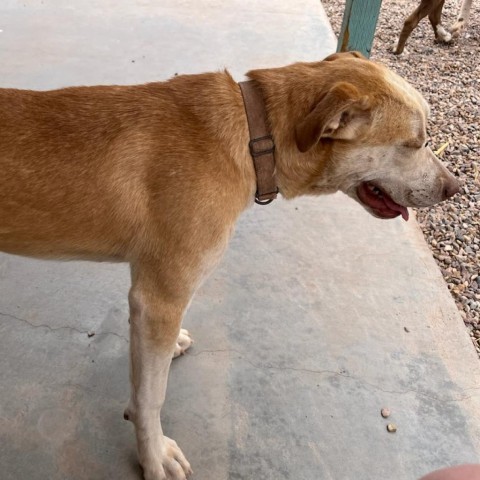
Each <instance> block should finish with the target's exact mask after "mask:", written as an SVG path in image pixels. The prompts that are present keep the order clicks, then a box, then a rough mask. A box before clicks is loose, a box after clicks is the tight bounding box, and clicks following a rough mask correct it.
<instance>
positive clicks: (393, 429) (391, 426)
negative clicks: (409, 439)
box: [387, 423, 397, 433]
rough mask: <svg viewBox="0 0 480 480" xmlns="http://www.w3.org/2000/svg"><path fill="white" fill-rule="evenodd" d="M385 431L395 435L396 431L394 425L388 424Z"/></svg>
mask: <svg viewBox="0 0 480 480" xmlns="http://www.w3.org/2000/svg"><path fill="white" fill-rule="evenodd" d="M387 431H388V432H390V433H395V432H396V431H397V426H396V425H395V424H394V423H389V424H388V425H387Z"/></svg>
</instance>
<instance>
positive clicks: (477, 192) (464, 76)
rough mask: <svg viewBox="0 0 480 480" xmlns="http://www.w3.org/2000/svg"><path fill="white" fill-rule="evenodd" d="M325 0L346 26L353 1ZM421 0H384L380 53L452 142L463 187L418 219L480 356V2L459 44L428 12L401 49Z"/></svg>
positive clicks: (432, 127)
mask: <svg viewBox="0 0 480 480" xmlns="http://www.w3.org/2000/svg"><path fill="white" fill-rule="evenodd" d="M322 3H323V5H324V7H325V10H326V12H327V14H328V16H329V18H330V21H331V23H332V26H333V29H334V31H335V33H336V34H338V33H339V31H340V26H341V22H342V15H343V10H344V7H345V2H344V1H342V2H339V1H338V0H323V1H322ZM459 3H460V2H458V1H456V0H446V2H445V7H444V9H443V16H442V23H443V24H444V25H446V26H447V27H448V26H451V25H452V24H453V23H454V22H455V20H456V16H457V14H458V8H459ZM418 4H419V0H383V2H382V9H381V13H380V18H379V21H378V25H377V31H376V36H375V42H374V45H373V51H372V60H378V61H380V62H382V63H384V64H386V65H388V66H389V67H390V68H391V69H393V70H394V71H396V72H397V73H398V74H400V75H401V76H403V77H405V78H406V79H407V80H408V81H410V83H412V84H413V85H414V86H415V87H416V88H418V89H419V90H420V91H421V92H422V93H423V95H424V96H425V98H426V99H427V101H428V102H429V104H430V107H431V115H430V121H429V132H428V133H429V136H430V143H431V145H432V148H433V149H434V150H436V149H438V148H440V147H441V146H442V145H444V144H445V143H446V142H449V143H448V146H447V147H446V148H445V150H444V151H443V153H442V156H441V158H442V160H443V161H444V162H445V164H446V165H447V167H448V168H449V169H450V171H451V172H453V173H454V174H455V175H456V176H457V177H458V178H459V179H460V182H461V183H462V188H461V192H460V193H459V194H458V195H456V196H455V197H454V198H453V199H451V200H449V201H446V202H443V203H441V204H439V205H436V206H434V207H432V208H426V209H420V210H418V211H417V219H418V222H419V224H420V226H421V228H422V230H423V233H424V235H425V239H426V241H427V243H428V244H429V246H430V248H431V250H432V253H433V256H434V258H435V260H436V261H437V263H438V265H439V266H440V270H441V272H442V274H443V276H444V278H445V281H446V282H447V285H448V288H449V290H450V292H451V294H452V296H453V298H454V299H455V302H456V304H457V306H458V308H459V310H460V313H461V315H462V318H463V320H464V322H465V324H466V326H467V328H468V329H469V331H470V332H472V335H471V338H472V341H473V342H474V346H475V348H476V350H477V352H478V353H479V356H480V345H479V342H478V341H476V340H478V339H479V338H480V336H479V335H480V2H473V4H472V9H471V15H470V20H469V23H468V25H467V27H466V29H465V30H464V31H463V32H462V34H461V36H460V38H458V39H456V40H455V41H454V42H453V43H452V44H451V45H441V44H435V43H434V35H433V31H432V28H431V26H430V23H429V21H428V18H425V19H424V20H423V21H422V22H421V23H420V24H419V26H418V27H417V28H416V29H415V30H414V31H413V33H412V35H411V36H410V38H409V39H408V42H407V47H406V50H407V52H408V53H407V54H404V55H403V56H399V57H397V56H395V55H393V54H392V53H391V51H390V49H391V46H392V45H393V44H394V43H395V42H396V41H397V39H398V34H399V33H400V30H401V28H402V26H403V22H404V20H405V17H406V16H407V15H408V14H409V13H410V12H412V11H413V10H414V9H415V8H416V7H417V6H418Z"/></svg>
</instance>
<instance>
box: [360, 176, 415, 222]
mask: <svg viewBox="0 0 480 480" xmlns="http://www.w3.org/2000/svg"><path fill="white" fill-rule="evenodd" d="M357 196H358V199H359V200H360V201H361V202H362V203H363V204H364V205H366V206H367V207H369V208H370V209H371V210H373V212H374V213H375V215H376V216H377V217H380V218H395V217H398V216H399V215H401V216H402V217H403V219H404V220H405V221H407V220H408V210H407V208H406V207H404V206H403V205H399V204H398V203H396V202H394V201H393V200H392V198H391V197H390V196H389V195H388V194H387V193H386V192H384V191H383V190H382V189H381V188H379V187H377V186H376V185H374V184H373V183H370V182H363V183H361V184H360V185H359V186H358V188H357Z"/></svg>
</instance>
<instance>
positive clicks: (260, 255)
mask: <svg viewBox="0 0 480 480" xmlns="http://www.w3.org/2000/svg"><path fill="white" fill-rule="evenodd" d="M289 3H290V4H288V5H287V2H283V1H281V0H272V1H271V2H269V3H268V7H265V2H257V1H253V0H247V1H242V2H240V1H238V0H231V1H229V2H221V1H219V0H200V1H196V2H194V1H192V0H182V1H180V2H178V1H173V0H168V1H166V0H165V1H162V2H148V1H145V0H136V1H127V0H118V1H113V0H86V1H83V2H78V1H77V2H61V1H60V0H44V1H43V2H39V1H33V0H32V1H24V2H17V1H13V0H3V2H2V4H1V6H0V30H1V32H0V61H1V65H2V75H1V77H0V86H2V87H17V88H36V89H47V88H56V87H61V86H66V85H79V84H97V83H105V84H106V83H117V84H128V83H138V82H146V81H154V80H163V79H166V78H168V77H170V76H172V75H174V74H175V73H196V72H203V71H208V70H216V69H223V68H225V67H226V68H228V69H229V70H230V71H231V72H232V73H233V74H234V76H235V77H236V78H237V79H238V80H241V79H242V74H243V73H244V72H246V71H247V70H248V69H250V68H256V67H266V66H280V65H283V64H287V63H290V62H293V61H299V60H318V59H321V58H323V57H324V56H326V55H328V54H329V53H331V52H333V51H334V50H335V46H336V40H335V38H334V35H333V33H332V31H331V29H330V26H329V23H328V20H327V18H326V17H325V14H324V12H323V9H322V6H321V4H320V3H319V2H318V1H316V0H300V1H297V2H289ZM67 4H68V5H67ZM0 226H1V219H0ZM260 226H261V228H260ZM271 272H274V275H271ZM128 288H129V274H128V267H127V265H112V264H95V263H80V262H71V263H59V262H45V261H40V260H32V259H25V258H19V257H14V256H9V255H4V254H0V386H1V388H0V465H1V467H2V473H1V475H0V477H1V478H2V480H44V479H48V480H104V479H123V480H135V479H140V478H141V476H140V475H141V474H140V469H139V467H138V466H137V463H136V456H135V441H134V434H133V428H132V425H131V424H130V423H128V422H125V421H124V420H123V417H122V414H123V408H124V407H125V406H126V404H127V401H128V395H129V383H128V322H127V320H128V307H127V292H128ZM185 326H186V328H188V329H189V330H190V331H191V332H192V334H193V336H194V338H195V345H194V346H193V348H192V349H191V350H190V351H189V353H188V354H187V355H185V356H184V357H181V358H179V359H177V360H175V362H174V363H173V366H172V372H171V376H170V382H169V388H168V393H167V402H166V404H165V407H164V409H163V411H162V415H163V425H164V430H165V433H166V434H167V435H168V436H170V437H173V438H175V439H176V440H177V442H178V443H179V445H180V446H181V448H182V449H183V451H184V453H185V455H186V456H187V458H188V459H189V461H190V463H191V464H192V467H193V469H194V472H195V474H194V475H193V477H192V478H193V480H227V479H228V480H236V479H238V480H240V479H241V480H254V479H258V480H284V479H285V480H287V479H288V480H314V479H315V480H317V479H318V480H384V479H392V480H415V479H417V478H418V477H420V476H421V475H423V474H425V473H427V472H429V471H431V470H434V469H436V468H439V467H442V466H446V465H452V464H457V463H469V462H480V365H479V362H478V359H477V357H476V355H475V351H474V348H473V346H472V344H471V342H470V339H469V336H468V334H467V332H466V330H465V328H464V325H463V323H462V320H461V318H460V315H459V314H458V312H457V309H456V307H455V304H454V302H453V300H452V298H451V297H450V294H449V292H448V290H447V288H446V285H445V284H444V281H443V278H442V276H441V274H440V272H439V270H438V268H437V266H436V264H435V262H434V260H433V258H432V256H431V254H430V252H429V250H428V248H427V246H426V244H425V242H424V240H423V237H422V234H421V232H420V230H419V228H418V226H417V224H416V223H415V221H414V220H411V221H410V222H408V223H405V222H403V221H402V220H401V219H395V220H392V221H380V220H377V219H374V218H373V217H371V216H369V215H368V214H367V213H366V212H364V211H363V210H362V208H361V207H359V206H358V205H356V204H355V203H354V202H353V201H351V200H349V199H347V198H345V197H344V196H342V195H334V196H331V197H323V198H318V199H313V198H308V199H300V200H295V201H291V202H286V201H284V200H278V201H275V202H274V203H273V204H271V205H270V206H268V207H259V206H255V207H254V208H252V209H251V210H249V211H248V212H246V213H245V214H244V215H243V217H242V218H241V221H240V222H239V224H238V228H237V231H236V235H235V237H234V239H233V241H232V243H231V245H230V249H229V251H228V253H227V255H226V257H225V259H224V261H223V262H222V264H221V267H220V268H219V269H218V270H217V271H216V272H215V273H214V274H213V275H212V277H211V278H210V279H209V281H208V282H207V283H206V284H205V285H204V287H203V288H202V289H201V290H200V291H199V293H198V295H197V297H196V299H195V300H194V302H193V304H192V307H191V309H190V312H189V314H188V315H187V318H186V320H185ZM383 407H388V408H389V409H390V410H391V411H392V415H391V417H390V418H389V419H388V420H385V419H383V418H382V417H381V415H380V410H381V409H382V408H383ZM389 422H390V423H395V424H396V425H397V428H398V430H397V432H396V433H394V434H393V433H388V432H387V430H386V424H387V423H389Z"/></svg>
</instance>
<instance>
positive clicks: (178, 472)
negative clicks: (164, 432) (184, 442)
mask: <svg viewBox="0 0 480 480" xmlns="http://www.w3.org/2000/svg"><path fill="white" fill-rule="evenodd" d="M141 463H142V468H143V478H144V479H145V480H186V479H187V477H188V476H189V475H191V474H192V473H193V472H192V469H191V467H190V464H189V463H188V461H187V459H186V458H185V455H184V454H183V453H182V451H181V450H180V448H179V446H178V445H177V442H175V440H172V439H171V438H168V437H165V436H164V437H163V442H162V448H161V451H160V454H159V455H158V456H155V457H154V458H150V459H149V460H144V461H143V462H141Z"/></svg>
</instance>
